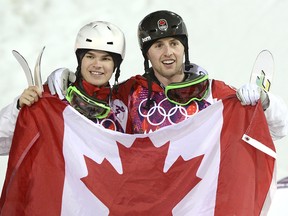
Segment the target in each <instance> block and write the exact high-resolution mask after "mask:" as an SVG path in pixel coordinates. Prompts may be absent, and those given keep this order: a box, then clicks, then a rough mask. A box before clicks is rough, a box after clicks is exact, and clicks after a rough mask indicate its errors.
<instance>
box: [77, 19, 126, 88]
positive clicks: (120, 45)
mask: <svg viewBox="0 0 288 216" xmlns="http://www.w3.org/2000/svg"><path fill="white" fill-rule="evenodd" d="M88 50H101V51H105V52H109V53H110V54H111V56H112V58H113V60H114V64H115V68H114V69H116V68H117V70H116V74H115V82H118V78H119V76H120V65H121V63H122V61H123V59H124V56H125V36H124V34H123V32H122V31H121V30H120V29H119V28H118V27H117V26H116V25H114V24H112V23H109V22H105V21H95V22H91V23H89V24H87V25H85V26H83V27H82V28H81V29H80V30H79V32H78V35H77V37H76V42H75V54H76V57H77V61H78V67H77V70H76V76H77V77H79V78H81V72H80V65H81V61H82V58H83V56H84V54H85V53H86V52H87V51H88Z"/></svg>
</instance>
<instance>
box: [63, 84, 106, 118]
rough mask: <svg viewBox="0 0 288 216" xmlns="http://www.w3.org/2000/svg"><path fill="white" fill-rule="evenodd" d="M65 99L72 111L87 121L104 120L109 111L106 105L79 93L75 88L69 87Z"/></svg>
mask: <svg viewBox="0 0 288 216" xmlns="http://www.w3.org/2000/svg"><path fill="white" fill-rule="evenodd" d="M66 99H67V101H68V102H69V103H70V105H71V106H72V107H73V108H74V109H76V110H77V111H78V112H80V113H81V114H83V115H84V116H86V117H87V118H89V119H94V118H96V119H103V118H106V117H107V116H108V114H109V112H110V110H111V108H110V106H109V105H108V104H107V103H105V102H104V101H100V100H97V99H96V98H91V97H90V96H88V95H86V94H85V93H83V92H81V90H79V89H78V88H77V87H76V86H69V88H68V89H67V94H66Z"/></svg>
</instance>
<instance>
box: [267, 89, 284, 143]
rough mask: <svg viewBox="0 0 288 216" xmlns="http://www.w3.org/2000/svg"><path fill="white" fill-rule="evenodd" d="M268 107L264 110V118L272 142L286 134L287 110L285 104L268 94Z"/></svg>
mask: <svg viewBox="0 0 288 216" xmlns="http://www.w3.org/2000/svg"><path fill="white" fill-rule="evenodd" d="M268 97H269V100H270V104H269V107H268V108H267V109H266V110H265V112H264V113H265V116H266V119H267V123H268V126H269V130H270V133H271V136H272V139H273V140H278V139H281V138H283V137H284V136H286V135H287V133H288V110H287V106H286V104H285V102H284V101H283V100H282V99H281V98H279V97H277V96H275V95H273V94H271V93H268Z"/></svg>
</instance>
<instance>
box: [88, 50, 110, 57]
mask: <svg viewBox="0 0 288 216" xmlns="http://www.w3.org/2000/svg"><path fill="white" fill-rule="evenodd" d="M86 54H89V55H95V53H94V52H93V51H88V52H87V53H86ZM102 57H111V58H112V56H111V55H110V54H109V53H105V54H104V55H103V56H102Z"/></svg>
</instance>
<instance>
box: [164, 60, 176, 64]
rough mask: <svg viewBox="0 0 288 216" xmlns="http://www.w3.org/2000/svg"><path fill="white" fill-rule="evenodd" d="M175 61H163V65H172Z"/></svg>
mask: <svg viewBox="0 0 288 216" xmlns="http://www.w3.org/2000/svg"><path fill="white" fill-rule="evenodd" d="M174 62H175V61H174V60H166V61H163V63H164V64H172V63H174Z"/></svg>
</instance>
